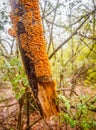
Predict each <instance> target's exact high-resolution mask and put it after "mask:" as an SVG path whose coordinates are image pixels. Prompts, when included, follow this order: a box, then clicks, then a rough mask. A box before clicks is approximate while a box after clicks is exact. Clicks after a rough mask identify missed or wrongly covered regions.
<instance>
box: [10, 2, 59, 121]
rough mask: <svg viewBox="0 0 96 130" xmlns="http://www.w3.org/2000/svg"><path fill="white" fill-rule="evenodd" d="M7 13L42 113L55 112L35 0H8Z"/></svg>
mask: <svg viewBox="0 0 96 130" xmlns="http://www.w3.org/2000/svg"><path fill="white" fill-rule="evenodd" d="M10 3H11V7H12V11H11V14H10V17H11V20H12V23H13V28H14V29H15V30H16V39H17V42H18V44H19V48H20V52H21V56H22V59H23V63H24V66H25V71H26V74H27V76H28V80H29V83H30V86H31V88H32V91H33V93H34V97H35V99H36V101H37V102H38V105H39V108H40V110H41V113H42V115H43V116H44V117H45V118H47V119H49V118H50V117H51V116H53V115H57V113H58V108H57V106H56V104H55V100H56V90H55V85H56V84H55V82H54V81H53V80H52V74H51V69H50V64H49V61H48V55H47V53H46V43H45V40H44V36H43V29H42V22H41V17H40V10H39V1H38V0H10Z"/></svg>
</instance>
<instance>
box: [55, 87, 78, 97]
mask: <svg viewBox="0 0 96 130" xmlns="http://www.w3.org/2000/svg"><path fill="white" fill-rule="evenodd" d="M60 91H71V92H73V93H74V94H75V95H76V96H79V95H78V94H77V93H76V92H75V91H74V90H72V89H69V88H60V89H58V90H57V92H60Z"/></svg>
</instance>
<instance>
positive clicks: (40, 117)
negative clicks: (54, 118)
mask: <svg viewBox="0 0 96 130" xmlns="http://www.w3.org/2000/svg"><path fill="white" fill-rule="evenodd" d="M42 119H43V118H42V117H40V118H39V119H38V120H36V121H34V122H33V123H32V124H31V125H29V126H28V127H27V128H26V129H25V130H28V129H30V128H31V127H32V126H34V125H35V124H36V123H38V122H39V121H40V120H42Z"/></svg>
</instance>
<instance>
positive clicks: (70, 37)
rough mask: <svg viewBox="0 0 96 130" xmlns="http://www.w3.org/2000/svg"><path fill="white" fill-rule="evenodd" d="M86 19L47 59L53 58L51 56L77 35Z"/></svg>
mask: <svg viewBox="0 0 96 130" xmlns="http://www.w3.org/2000/svg"><path fill="white" fill-rule="evenodd" d="M88 18H89V16H88V17H87V18H86V19H85V20H84V21H83V22H82V23H81V24H80V25H79V27H77V29H76V30H75V31H74V32H73V33H72V34H71V35H70V36H69V37H68V38H67V39H66V40H65V41H64V42H62V43H61V44H60V45H59V46H58V47H57V49H56V50H55V51H54V52H53V53H52V54H51V55H50V56H49V59H51V58H52V57H53V55H54V54H55V53H56V52H57V51H58V50H59V49H60V48H61V47H62V46H63V45H65V44H66V43H67V42H68V41H69V40H70V39H71V38H72V37H73V36H74V35H75V34H76V33H77V31H78V30H79V29H80V28H81V27H82V26H83V25H84V23H85V22H86V21H87V20H88Z"/></svg>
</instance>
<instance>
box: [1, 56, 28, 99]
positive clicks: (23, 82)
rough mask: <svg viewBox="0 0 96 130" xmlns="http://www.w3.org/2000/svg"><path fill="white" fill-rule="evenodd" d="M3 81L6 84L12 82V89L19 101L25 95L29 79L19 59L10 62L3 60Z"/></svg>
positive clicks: (12, 59) (14, 58)
mask: <svg viewBox="0 0 96 130" xmlns="http://www.w3.org/2000/svg"><path fill="white" fill-rule="evenodd" d="M0 70H1V75H0V77H1V79H2V80H3V81H4V82H5V81H8V82H11V84H12V86H13V87H12V89H13V91H14V93H15V96H16V98H17V99H19V98H21V96H22V95H23V94H24V93H25V90H26V87H28V79H27V76H26V74H25V71H24V68H23V66H22V63H21V61H20V59H19V58H16V57H12V58H11V59H9V60H8V61H6V60H5V61H4V60H2V63H1V64H0Z"/></svg>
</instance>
